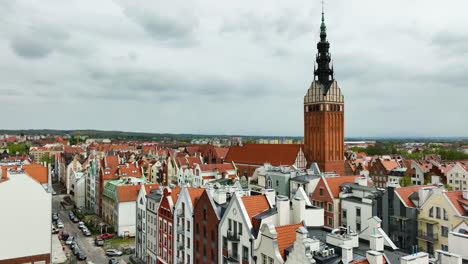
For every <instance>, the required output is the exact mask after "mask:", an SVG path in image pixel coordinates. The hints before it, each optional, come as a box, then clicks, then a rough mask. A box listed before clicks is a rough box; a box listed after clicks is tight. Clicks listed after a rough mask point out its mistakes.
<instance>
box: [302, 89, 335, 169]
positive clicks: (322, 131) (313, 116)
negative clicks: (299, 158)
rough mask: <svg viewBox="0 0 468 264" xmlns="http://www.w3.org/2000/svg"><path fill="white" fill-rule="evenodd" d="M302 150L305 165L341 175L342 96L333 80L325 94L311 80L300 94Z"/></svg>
mask: <svg viewBox="0 0 468 264" xmlns="http://www.w3.org/2000/svg"><path fill="white" fill-rule="evenodd" d="M304 153H305V156H306V160H307V162H308V166H309V165H310V164H311V163H312V162H317V164H318V165H319V168H320V170H321V171H322V172H336V173H337V174H339V175H342V176H343V175H344V97H343V95H342V93H341V90H340V88H339V86H338V84H337V82H336V81H334V82H333V83H332V84H331V87H330V90H329V91H328V93H327V95H325V96H324V95H323V94H322V92H321V89H320V87H319V86H318V83H317V82H316V81H313V82H312V85H311V87H310V88H309V90H308V91H307V94H306V96H305V97H304Z"/></svg>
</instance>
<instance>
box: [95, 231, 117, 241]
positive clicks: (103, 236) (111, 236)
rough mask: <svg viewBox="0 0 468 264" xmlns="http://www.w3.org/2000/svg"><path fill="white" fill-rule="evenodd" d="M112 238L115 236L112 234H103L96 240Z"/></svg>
mask: <svg viewBox="0 0 468 264" xmlns="http://www.w3.org/2000/svg"><path fill="white" fill-rule="evenodd" d="M114 236H115V235H114V234H109V233H104V234H101V235H99V236H97V237H96V238H97V239H102V240H105V239H111V238H113V237H114Z"/></svg>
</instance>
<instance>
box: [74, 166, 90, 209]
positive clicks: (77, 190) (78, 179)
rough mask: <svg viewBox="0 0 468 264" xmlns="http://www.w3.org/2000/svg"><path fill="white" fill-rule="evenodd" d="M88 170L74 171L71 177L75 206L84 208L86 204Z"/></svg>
mask: <svg viewBox="0 0 468 264" xmlns="http://www.w3.org/2000/svg"><path fill="white" fill-rule="evenodd" d="M87 175H88V173H87V171H86V170H83V171H73V172H72V176H71V179H70V195H71V198H72V200H73V201H74V202H75V206H76V207H78V208H83V207H85V206H86V203H85V202H86V178H87V177H88V176H87Z"/></svg>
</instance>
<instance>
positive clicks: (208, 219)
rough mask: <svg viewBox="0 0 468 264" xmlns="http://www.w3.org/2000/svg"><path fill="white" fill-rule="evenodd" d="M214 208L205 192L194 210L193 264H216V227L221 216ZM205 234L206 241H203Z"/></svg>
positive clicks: (207, 193)
mask: <svg viewBox="0 0 468 264" xmlns="http://www.w3.org/2000/svg"><path fill="white" fill-rule="evenodd" d="M216 206H217V205H216V203H215V201H214V200H213V197H211V195H210V194H209V192H207V191H206V190H205V191H204V192H203V194H202V195H201V197H200V199H199V200H198V203H197V204H196V206H195V208H194V212H193V223H194V226H195V230H194V231H195V232H194V239H193V247H192V248H193V249H194V252H193V253H194V254H193V263H217V262H218V227H219V226H218V225H219V221H220V220H221V216H222V215H221V210H217V208H216ZM205 234H206V236H207V237H208V239H203V237H204V236H205Z"/></svg>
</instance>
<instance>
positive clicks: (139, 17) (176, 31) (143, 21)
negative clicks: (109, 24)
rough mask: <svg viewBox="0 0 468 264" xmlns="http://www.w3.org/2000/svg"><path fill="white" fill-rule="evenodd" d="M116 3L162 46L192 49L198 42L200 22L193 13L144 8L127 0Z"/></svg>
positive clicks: (161, 8)
mask: <svg viewBox="0 0 468 264" xmlns="http://www.w3.org/2000/svg"><path fill="white" fill-rule="evenodd" d="M116 3H118V4H120V5H121V7H122V8H123V10H124V14H125V15H126V16H127V17H128V18H130V19H131V20H132V21H134V22H135V23H137V24H138V25H140V26H141V27H142V28H143V29H144V30H145V32H147V33H148V34H149V35H150V36H151V37H152V38H154V39H155V40H157V41H159V42H161V43H162V44H170V45H171V46H172V47H190V46H193V45H195V44H197V42H198V41H197V39H196V34H195V33H196V30H197V28H198V25H199V20H198V18H197V17H196V16H195V15H193V14H191V13H179V12H178V10H177V9H165V8H163V7H162V6H161V7H159V6H156V7H153V6H150V5H149V6H144V5H141V4H136V3H135V2H129V1H125V0H121V1H116Z"/></svg>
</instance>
